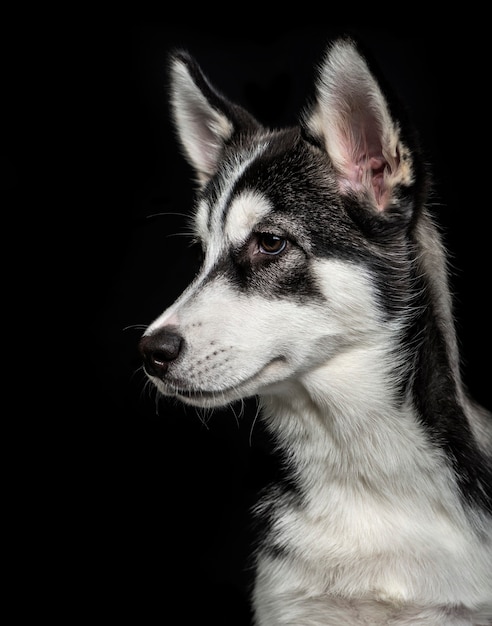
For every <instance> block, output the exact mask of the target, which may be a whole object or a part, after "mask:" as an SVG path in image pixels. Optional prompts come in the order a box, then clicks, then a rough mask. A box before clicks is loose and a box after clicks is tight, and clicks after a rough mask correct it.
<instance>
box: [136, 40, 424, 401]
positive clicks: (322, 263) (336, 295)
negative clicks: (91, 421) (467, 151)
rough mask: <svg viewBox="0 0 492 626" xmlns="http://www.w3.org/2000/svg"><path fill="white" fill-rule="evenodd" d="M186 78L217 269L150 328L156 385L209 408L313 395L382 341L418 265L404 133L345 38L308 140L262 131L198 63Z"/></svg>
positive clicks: (189, 125)
mask: <svg viewBox="0 0 492 626" xmlns="http://www.w3.org/2000/svg"><path fill="white" fill-rule="evenodd" d="M350 70H351V71H352V76H350V75H349V74H348V72H349V71H350ZM172 76H173V107H174V108H173V111H174V117H175V122H176V125H177V128H178V131H179V136H180V138H181V141H182V145H183V147H184V150H185V154H186V156H187V157H188V159H189V161H190V162H191V163H192V164H193V166H194V168H195V171H196V174H197V179H198V182H199V185H200V190H199V194H198V198H197V203H196V207H195V214H194V222H193V226H194V231H195V236H196V238H197V240H198V241H199V242H200V243H201V246H202V249H203V254H204V262H203V266H202V269H201V271H200V273H199V275H198V276H197V277H196V279H195V280H194V282H193V283H192V284H191V285H190V286H189V288H188V289H187V290H186V291H185V292H184V293H183V295H182V296H181V297H180V298H179V299H178V300H177V301H176V302H175V303H174V304H173V305H172V306H171V307H170V308H169V309H168V310H167V311H165V312H164V313H163V314H162V315H161V316H160V317H158V318H157V319H156V320H155V321H154V322H153V323H152V324H151V325H150V326H149V328H148V329H147V331H146V332H145V334H144V337H143V338H142V341H141V345H140V347H141V351H142V354H143V357H144V361H145V369H146V371H147V374H148V375H149V377H150V378H151V380H152V381H153V383H155V385H156V387H157V389H158V390H159V391H160V392H161V393H162V394H164V395H170V396H175V397H177V398H179V399H180V400H182V401H183V402H186V403H189V404H193V405H197V406H205V407H209V406H210V407H213V406H218V405H223V404H227V403H229V402H232V401H234V400H237V399H240V398H245V397H248V396H252V395H256V394H276V393H279V394H280V393H286V389H287V388H290V389H292V388H296V385H295V382H296V381H297V382H298V383H299V384H300V385H302V384H305V385H307V384H312V385H313V384H315V380H316V371H317V370H318V369H319V368H323V367H327V364H329V363H331V362H332V361H333V360H334V359H335V358H336V359H337V360H338V365H339V366H340V364H341V365H342V369H343V359H349V360H350V358H351V356H350V355H351V350H352V349H353V347H354V346H356V345H361V343H362V344H365V345H371V344H372V343H373V344H374V345H376V344H377V343H378V342H379V343H380V342H381V337H382V335H384V334H385V333H388V329H391V328H393V329H394V326H395V325H398V323H399V322H398V318H397V317H395V316H394V310H395V308H399V307H402V308H403V306H404V305H405V303H404V302H402V301H401V294H400V293H399V292H398V293H396V292H394V291H392V288H391V287H390V286H388V285H387V283H389V284H393V283H395V281H394V276H392V275H391V274H392V272H394V273H396V274H398V275H399V277H400V281H401V282H402V281H403V278H402V277H403V276H406V272H407V269H408V268H407V264H408V263H410V259H409V258H408V256H407V254H406V253H404V251H405V250H406V247H407V246H406V234H407V232H408V229H409V224H410V222H411V220H412V216H413V206H414V193H415V190H414V183H415V180H414V173H413V169H412V164H411V160H410V153H409V151H408V149H407V148H406V147H405V145H404V144H403V143H402V142H401V140H400V137H399V132H398V126H397V125H396V124H394V123H393V122H392V121H391V118H390V116H389V113H388V109H387V105H386V102H385V100H384V98H383V95H382V93H381V92H380V90H379V88H378V87H377V84H376V82H375V80H374V79H373V77H372V75H371V74H370V73H369V70H368V68H367V66H366V64H365V62H364V61H363V59H362V57H360V56H359V55H358V53H357V52H356V50H355V48H354V47H353V46H352V45H351V44H350V43H346V42H342V43H340V44H339V46H338V47H334V48H333V49H332V50H331V52H330V53H329V54H328V56H327V59H326V61H325V65H324V70H323V73H322V75H321V80H320V84H319V89H318V91H319V99H318V101H317V103H316V104H315V106H314V107H312V108H311V110H310V111H308V112H306V115H305V116H304V119H303V123H302V125H301V126H300V127H299V128H293V129H286V130H280V131H275V132H274V131H269V130H266V129H264V128H263V127H262V126H261V125H260V124H258V122H256V120H254V119H253V118H252V117H251V116H249V115H248V114H247V113H246V112H245V111H243V110H242V109H240V108H239V107H236V106H234V105H232V104H230V103H229V102H228V101H226V100H225V99H223V98H222V97H221V96H219V95H218V94H217V93H216V92H215V91H213V90H212V88H211V87H210V85H209V84H208V82H207V81H206V80H205V78H204V77H203V75H202V74H201V72H200V70H199V69H198V67H197V66H196V64H195V63H194V62H193V60H192V59H190V58H189V57H187V56H186V55H183V54H181V55H176V56H175V57H174V60H173V65H172ZM330 81H331V82H330ZM368 103H369V104H370V106H368ZM388 259H390V260H391V261H392V262H391V263H390V264H388ZM388 268H390V269H388ZM396 282H398V281H396ZM383 286H384V287H385V288H383ZM382 294H384V296H383V295H382ZM341 360H342V361H341ZM328 366H329V365H328ZM286 383H287V384H286Z"/></svg>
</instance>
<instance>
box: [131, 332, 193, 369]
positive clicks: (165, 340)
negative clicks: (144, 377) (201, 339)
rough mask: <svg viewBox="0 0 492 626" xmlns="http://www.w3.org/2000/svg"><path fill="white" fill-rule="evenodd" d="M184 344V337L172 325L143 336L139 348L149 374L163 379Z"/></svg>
mask: <svg viewBox="0 0 492 626" xmlns="http://www.w3.org/2000/svg"><path fill="white" fill-rule="evenodd" d="M183 344H184V340H183V337H182V336H181V335H180V334H179V333H178V332H176V329H175V328H174V327H171V326H168V327H166V328H161V329H159V330H156V331H154V332H153V333H151V334H150V335H146V336H144V337H142V339H141V340H140V343H139V346H138V348H139V350H140V354H141V355H142V357H143V361H144V368H145V371H146V372H147V374H149V375H150V376H157V378H160V379H163V378H164V376H165V375H166V372H167V370H168V367H169V364H170V363H172V361H175V360H176V359H177V358H178V356H179V354H180V352H181V351H182V348H183Z"/></svg>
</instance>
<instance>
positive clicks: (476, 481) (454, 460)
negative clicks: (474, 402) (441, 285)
mask: <svg viewBox="0 0 492 626" xmlns="http://www.w3.org/2000/svg"><path fill="white" fill-rule="evenodd" d="M415 333H421V336H423V337H424V339H423V341H422V344H421V347H420V349H419V350H418V352H417V354H416V358H415V376H414V382H413V394H414V398H415V403H416V405H417V408H418V410H419V413H420V417H421V420H422V423H423V425H424V426H425V427H426V428H427V431H428V432H429V435H430V437H431V440H432V441H433V442H434V444H435V445H436V446H438V447H441V448H443V449H444V450H445V452H446V457H447V458H448V459H451V464H452V468H453V470H454V473H455V476H456V480H457V483H458V485H459V487H460V491H461V496H462V498H463V499H464V501H465V502H467V503H468V504H469V505H472V506H473V505H474V506H478V507H480V508H482V509H484V510H486V511H488V512H489V513H492V467H491V466H490V463H487V460H486V459H485V458H484V456H483V455H482V453H481V451H480V449H479V447H478V445H477V443H476V441H475V439H474V437H473V433H472V432H471V429H470V426H469V424H468V421H467V419H466V416H465V414H464V411H463V408H462V407H461V405H460V403H459V402H458V398H457V392H456V384H455V382H454V379H453V376H452V373H451V371H450V366H449V358H448V354H447V352H446V342H445V339H444V337H443V336H442V332H441V330H440V328H439V327H438V326H437V324H436V321H435V317H434V312H433V311H432V308H431V306H430V305H429V306H428V307H426V308H425V309H424V312H423V313H422V315H421V316H420V317H419V318H418V319H417V320H416V322H415V326H414V328H413V329H412V335H415Z"/></svg>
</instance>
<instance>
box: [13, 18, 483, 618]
mask: <svg viewBox="0 0 492 626" xmlns="http://www.w3.org/2000/svg"><path fill="white" fill-rule="evenodd" d="M329 23H330V26H329V27H325V26H323V27H321V26H318V25H316V26H315V25H313V24H311V25H303V24H302V23H296V21H295V20H290V22H288V23H287V25H283V24H281V23H275V22H273V23H272V22H270V23H269V24H265V23H264V22H262V20H260V19H257V20H253V21H251V22H250V23H249V24H246V23H245V22H242V23H241V24H239V19H236V18H234V19H232V18H230V19H227V18H225V19H223V20H222V22H220V23H219V22H214V20H212V19H209V20H207V21H204V22H203V23H202V24H197V23H195V24H194V25H193V26H190V25H187V22H186V20H181V21H176V20H174V21H170V20H169V18H168V19H148V20H142V19H140V18H135V20H132V19H131V18H130V19H129V18H126V19H125V20H121V21H120V20H118V19H116V18H115V19H110V20H107V19H105V20H104V21H101V22H99V21H98V18H97V16H94V18H93V19H92V20H91V21H90V24H89V25H88V27H87V30H86V31H83V32H82V34H81V33H80V32H79V33H78V37H77V45H75V46H74V45H73V44H72V45H70V40H71V33H72V31H71V28H70V27H69V26H68V25H67V22H64V27H63V29H62V33H61V38H59V39H58V38H57V40H56V41H57V43H56V44H55V45H53V46H50V45H48V46H47V47H48V49H49V50H50V52H49V55H48V57H49V59H50V60H55V61H56V64H55V67H56V70H55V71H54V72H53V66H51V71H50V72H49V73H50V80H49V81H47V82H44V81H43V80H42V79H41V78H40V80H39V83H36V85H32V87H29V88H27V89H26V82H27V81H28V71H27V69H26V68H27V67H28V66H29V63H32V64H33V65H34V66H36V65H37V64H38V63H39V60H38V58H37V56H36V46H34V47H33V49H32V52H31V55H30V56H29V61H28V62H26V61H25V60H24V62H23V64H22V68H23V71H22V72H19V71H18V69H17V68H16V67H15V66H9V68H10V69H9V70H8V71H7V73H8V76H7V78H8V79H10V81H11V86H12V89H11V93H13V94H14V97H13V98H12V99H11V105H12V107H11V108H12V111H10V114H11V116H12V118H11V119H13V120H16V124H12V125H10V126H7V130H6V133H7V139H8V140H9V143H8V146H9V150H8V151H7V165H6V169H4V172H3V173H4V174H5V175H6V178H7V185H6V192H5V196H4V197H5V198H6V199H7V200H8V202H10V206H11V207H12V210H15V209H16V208H17V207H18V206H20V205H21V204H22V201H23V200H24V198H25V195H24V194H25V188H26V182H27V183H30V186H32V185H33V181H34V180H37V178H36V176H35V175H34V174H33V175H32V177H31V171H32V170H33V169H36V168H35V167H34V168H30V167H29V166H31V165H32V161H34V160H35V161H36V162H37V163H39V162H40V161H42V160H43V159H45V158H47V157H46V150H45V149H44V148H43V149H40V144H39V142H38V141H36V140H35V137H36V134H35V133H31V130H30V128H31V126H30V125H29V123H28V122H27V119H28V118H29V119H31V123H32V119H33V118H34V124H32V127H34V128H36V130H37V132H39V135H40V137H42V140H43V146H46V145H51V149H54V150H56V151H57V158H56V160H55V161H54V163H56V171H51V167H50V166H48V167H47V168H46V169H47V170H50V175H49V176H48V185H46V182H47V181H46V177H44V179H45V180H44V181H43V182H44V184H43V185H40V189H41V188H42V189H43V194H42V195H43V202H44V204H45V206H46V203H48V205H49V204H50V195H49V194H50V193H51V194H54V195H55V196H57V203H56V204H57V207H59V210H60V213H58V212H57V213H56V215H54V220H53V221H54V224H55V226H54V228H56V229H57V231H56V233H57V234H56V235H55V237H54V239H55V240H56V242H57V248H58V249H59V250H60V251H63V252H58V253H57V258H56V260H55V261H54V262H53V267H56V276H55V277H54V279H53V280H52V281H51V282H52V283H53V285H54V290H55V291H56V292H57V296H58V298H57V302H58V303H59V304H58V305H52V307H51V309H50V311H51V312H50V315H52V316H53V317H54V318H56V319H57V320H58V319H59V318H63V320H65V323H64V330H63V333H67V334H64V335H63V337H60V334H61V332H60V331H58V333H57V334H56V335H55V336H52V337H51V349H52V350H51V351H52V352H53V353H54V354H56V356H57V357H59V360H58V361H57V366H56V370H55V371H56V375H54V376H53V379H52V381H51V385H50V389H49V393H48V395H50V399H49V400H48V399H46V398H45V397H44V396H43V402H39V401H38V408H37V412H38V414H39V416H41V415H43V416H44V417H43V419H42V424H43V426H42V427H41V426H39V421H38V425H37V427H33V428H32V429H31V431H30V436H29V439H30V441H31V443H33V447H36V441H35V440H36V438H37V436H38V434H39V435H40V441H41V439H42V440H43V441H45V440H46V439H49V438H50V435H53V436H54V437H55V436H56V441H57V442H58V443H56V444H54V443H53V442H51V443H50V444H45V445H44V446H43V449H44V450H45V451H47V452H41V453H40V452H39V449H38V450H37V454H36V457H35V458H36V467H35V468H34V469H31V470H30V471H29V472H28V475H29V479H28V481H27V482H28V483H29V487H30V488H29V489H28V490H26V493H28V494H30V496H26V497H27V498H29V497H32V499H33V501H34V500H36V502H37V503H38V505H37V506H36V507H32V509H31V511H32V512H34V511H35V512H36V520H37V521H36V523H35V524H34V528H35V531H34V532H33V526H32V525H30V524H29V529H30V530H29V532H30V533H31V538H30V541H29V542H27V539H26V542H27V543H29V545H30V555H29V556H28V557H26V559H27V562H29V561H31V566H30V567H31V571H34V572H36V580H37V581H38V583H39V585H40V586H41V585H43V584H44V583H46V573H45V565H46V564H48V563H51V565H53V564H55V565H56V572H57V573H56V576H55V577H53V578H52V577H51V575H50V576H49V577H48V579H49V581H50V582H51V581H52V585H53V587H54V588H52V589H51V591H50V593H48V594H46V593H43V594H42V599H39V602H40V604H41V605H42V606H43V607H45V608H44V610H43V611H42V612H43V613H46V612H47V611H50V612H51V614H63V610H62V609H61V608H60V605H58V604H57V599H58V598H59V597H60V590H62V592H61V595H62V596H63V598H64V600H63V602H62V605H64V604H66V603H67V602H68V606H69V608H68V609H66V610H67V611H69V613H67V614H70V615H82V614H86V613H87V614H93V613H92V612H93V611H95V609H94V606H95V602H96V601H97V602H101V604H100V605H99V608H98V609H97V614H98V615H99V616H105V617H107V618H108V619H109V618H110V617H111V616H114V614H115V612H116V613H118V614H119V615H123V616H126V617H128V619H130V621H132V620H133V621H138V623H154V622H155V623H171V622H172V623H177V624H193V623H197V622H198V620H200V623H202V622H206V621H207V620H210V623H213V624H217V625H219V624H224V625H228V626H229V625H234V626H241V625H242V624H248V623H249V615H248V602H247V585H248V581H249V578H248V571H247V554H248V549H249V548H248V547H249V541H250V539H251V534H250V530H249V526H248V519H249V516H248V510H249V507H250V506H251V504H252V503H253V502H254V499H255V495H256V493H257V491H258V489H259V488H260V487H261V486H262V485H263V484H264V483H265V482H266V481H267V480H268V479H269V478H270V477H271V475H272V474H273V472H274V466H273V464H271V462H270V461H269V456H268V449H267V442H266V440H265V437H264V436H263V434H262V431H261V426H260V424H258V423H256V422H255V421H254V417H255V413H256V404H255V402H254V401H248V402H247V403H246V404H245V408H244V414H243V415H242V416H241V417H239V418H238V417H237V416H236V414H237V413H239V408H238V407H235V412H236V414H234V413H233V412H231V411H230V410H221V411H216V412H215V413H214V414H213V415H212V414H207V415H206V416H205V418H206V419H204V417H203V414H202V419H200V416H199V415H198V414H197V412H196V411H195V410H194V409H191V408H184V407H181V406H177V405H175V404H173V403H171V402H168V401H166V400H162V401H161V402H160V403H159V405H158V406H156V403H155V395H154V394H153V393H151V392H150V391H149V389H148V387H146V386H145V378H144V376H143V373H142V370H141V367H140V359H139V355H138V351H137V344H138V340H139V337H140V335H141V333H142V330H143V328H144V327H145V326H146V325H147V324H149V323H150V322H151V321H152V320H153V319H154V318H155V317H156V316H157V315H159V314H160V313H161V312H162V311H163V310H164V309H165V308H166V307H167V306H169V305H170V304H171V303H172V302H173V301H174V299H175V298H176V297H177V296H178V295H179V294H180V293H181V291H182V290H183V289H184V287H185V286H186V285H187V283H188V282H189V280H190V279H191V278H192V276H193V275H194V272H195V269H196V260H195V257H194V254H193V252H192V250H191V249H190V247H189V238H187V237H186V236H184V235H183V233H186V232H187V228H188V226H187V214H189V212H190V209H191V206H192V200H193V195H192V192H193V186H192V183H191V180H192V172H191V170H190V168H189V167H188V165H187V164H186V163H185V161H184V158H183V157H182V156H181V153H180V151H179V148H178V145H177V141H176V139H175V136H174V132H173V129H172V128H171V126H170V124H169V111H168V108H167V106H168V105H167V93H166V80H167V75H166V67H167V58H168V53H169V51H170V50H171V49H172V48H174V47H176V46H178V47H184V48H186V49H188V50H189V51H190V52H192V53H193V54H194V55H195V56H196V58H197V59H198V61H199V62H200V64H201V66H202V68H203V69H204V71H205V73H206V74H207V75H208V76H209V78H210V79H211V81H212V83H213V84H214V85H215V86H216V87H217V88H218V89H220V90H221V91H222V92H223V93H225V94H226V95H227V96H228V97H229V98H230V99H232V100H234V101H236V102H237V103H240V104H243V105H244V106H245V107H246V108H247V109H249V110H250V111H251V112H252V113H253V114H254V115H255V116H256V117H257V118H258V119H259V120H260V121H261V122H263V123H264V124H266V125H268V124H270V125H274V126H277V125H284V124H291V123H295V121H296V116H297V114H298V113H299V112H300V110H301V108H302V107H303V106H304V104H305V103H306V98H307V97H308V95H311V89H312V83H313V78H314V75H315V65H316V64H317V63H319V61H320V60H321V58H322V55H323V53H324V50H325V46H326V44H327V43H328V42H329V41H330V39H331V38H333V37H335V36H337V35H339V34H345V33H350V34H353V35H354V36H355V37H356V38H357V39H358V40H360V41H361V42H362V43H363V45H364V46H365V47H366V48H367V49H368V50H369V51H370V54H371V55H372V56H373V59H374V61H375V62H376V63H377V64H378V65H379V67H380V70H381V72H382V74H383V75H384V76H385V77H386V79H387V81H388V82H389V83H390V84H391V85H392V86H393V89H394V90H395V92H396V94H397V95H398V97H400V98H401V99H402V100H403V101H405V102H406V103H407V105H408V107H409V110H410V112H411V115H412V117H413V119H414V121H415V124H416V125H417V126H418V128H419V129H420V131H421V137H422V142H423V145H424V147H425V150H426V154H427V156H428V160H429V162H430V163H431V164H432V167H433V172H434V180H435V190H436V194H435V195H436V198H435V204H436V207H435V208H436V211H437V214H438V216H439V221H440V223H441V225H442V226H443V231H444V238H445V242H446V245H447V246H448V248H449V249H450V251H451V254H452V256H451V269H452V283H451V284H452V290H453V293H454V295H455V305H456V318H457V325H458V331H459V337H460V346H461V351H462V357H463V377H464V380H465V382H466V384H467V386H468V387H469V389H470V391H471V392H472V394H473V395H474V396H475V397H476V398H477V399H478V400H479V401H481V402H482V403H483V404H485V405H486V406H488V407H489V408H490V406H491V390H490V384H489V383H490V359H489V356H488V355H489V350H490V304H489V297H490V267H491V266H490V251H489V235H488V222H489V211H490V200H489V199H488V198H489V195H490V192H489V191H488V188H489V182H490V172H489V155H488V152H489V150H488V148H487V146H488V145H490V128H489V126H488V119H489V111H488V106H489V105H488V102H487V97H486V96H485V95H484V93H485V91H484V89H485V87H484V82H483V80H484V77H485V76H486V75H487V76H488V73H489V69H488V62H487V60H486V59H487V55H488V54H489V53H488V42H487V38H486V37H485V38H484V37H482V36H479V35H478V34H477V32H476V30H475V24H474V25H473V29H472V30H471V31H470V30H468V28H467V25H466V24H465V23H462V24H459V25H457V26H456V28H454V29H448V30H446V31H445V30H444V29H442V28H437V29H436V28H431V27H430V26H429V27H427V28H425V27H423V26H420V27H418V28H415V27H413V28H403V27H402V26H401V25H398V26H395V25H393V26H392V27H391V28H388V27H383V26H380V27H368V26H361V25H360V24H355V23H353V22H350V21H344V22H337V20H336V19H331V20H330V21H329ZM70 24H72V22H70ZM22 26H23V22H21V23H20V28H19V23H17V27H18V28H17V37H16V44H15V45H16V46H17V48H15V47H14V49H15V50H16V51H19V50H20V49H21V48H22V46H23V45H24V42H25V38H24V39H23V36H22V35H23V33H24V31H23V29H22ZM27 39H29V41H30V42H32V41H33V40H32V39H31V38H30V37H28V38H27ZM41 39H43V37H41ZM45 39H46V40H47V39H49V37H48V36H46V38H45ZM36 41H38V39H36ZM44 43H48V44H49V42H46V41H45V42H44ZM74 48H76V50H74ZM66 49H69V50H70V54H71V55H73V62H72V60H71V58H72V57H70V58H69V59H63V63H62V62H61V59H62V58H63V57H64V54H65V52H64V51H65V50H66ZM47 60H48V59H47ZM47 65H49V63H48V64H47ZM37 69H38V70H39V69H40V67H39V65H37ZM41 73H42V72H41ZM21 84H22V87H23V93H27V92H28V93H29V95H28V96H25V98H24V99H23V101H22V104H23V106H24V107H25V109H23V111H24V110H25V111H27V110H29V114H27V113H26V115H25V116H24V115H19V111H18V110H17V106H18V101H17V99H16V97H15V94H17V93H18V91H17V88H18V87H19V86H20V85H21ZM55 84H56V91H51V88H52V86H54V85H55ZM40 85H43V88H42V89H38V87H39V86H40ZM54 93H56V96H54ZM40 100H42V101H43V102H44V104H45V105H46V104H47V105H48V106H46V109H47V110H48V111H49V113H48V114H47V116H46V118H45V117H43V116H42V115H41V114H40V113H39V108H38V104H39V101H40ZM9 119H10V118H9ZM51 124H53V127H56V128H57V132H56V135H57V140H56V145H54V144H53V142H51V141H48V139H49V138H50V137H51ZM21 131H22V132H21ZM19 137H22V141H21V142H20V141H19ZM29 142H30V143H29ZM30 144H32V146H33V152H32V153H31V151H30V150H29V149H27V147H29V145H30ZM26 145H27V147H26ZM26 154H27V155H28V158H27V159H26ZM26 163H27V165H26ZM54 167H55V166H54ZM28 171H29V174H28V173H27V172H28ZM27 186H29V185H27ZM44 215H45V216H46V212H45V214H44ZM43 223H44V226H45V228H46V229H47V230H50V232H51V234H53V226H52V225H51V224H50V223H49V219H48V217H45V218H44V221H43ZM33 230H35V228H34V229H33ZM49 252H50V251H49V249H47V247H45V250H44V253H45V255H46V256H47V257H49ZM50 265H51V263H50ZM35 266H36V263H33V271H34V270H35V269H36V268H35ZM51 276H52V278H53V276H54V275H51ZM43 285H44V283H43ZM65 290H66V294H67V297H66V299H65V297H64V295H65ZM49 291H50V290H49V289H48V288H47V287H46V288H43V290H42V294H41V296H40V297H39V299H38V300H37V302H38V303H43V302H44V303H45V301H44V299H45V298H49ZM56 307H57V308H56ZM75 320H77V321H75ZM65 325H66V328H65ZM29 345H30V344H29ZM81 355H83V357H84V358H83V359H82V358H81ZM25 356H26V355H25V354H24V357H25ZM77 365H80V366H81V367H80V368H79V367H76V366H77ZM79 369H80V370H81V371H79ZM76 371H77V373H75V372H76ZM58 377H59V380H60V381H61V379H62V378H63V379H65V377H66V378H67V379H68V381H69V382H68V384H66V383H65V382H64V383H61V382H57V381H58ZM62 391H63V393H62ZM55 398H56V400H55ZM58 398H59V400H58ZM19 404H20V403H19ZM55 404H56V405H58V406H57V410H58V411H59V412H60V413H61V420H60V421H58V420H57V421H55V420H53V421H51V420H50V419H49V418H48V419H47V418H46V414H47V413H48V415H51V413H50V412H51V411H52V410H54V409H53V407H54V405H55ZM46 412H47V413H46ZM24 428H27V427H24ZM24 436H25V437H26V438H27V437H28V435H26V434H25V432H24V434H23V435H22V437H24ZM60 437H61V442H60ZM18 441H20V443H18V448H19V449H21V448H22V445H23V439H22V438H21V437H20V438H19V440H18ZM48 451H49V452H48ZM38 472H39V474H38ZM39 476H43V478H39ZM45 477H46V478H45ZM45 481H46V482H48V483H49V485H46V484H45ZM33 537H34V538H33ZM33 555H36V556H33ZM32 560H34V562H35V564H33V563H32ZM67 599H68V600H67ZM173 613H174V614H175V616H176V617H175V618H173V619H171V620H170V619H169V615H172V614H173Z"/></svg>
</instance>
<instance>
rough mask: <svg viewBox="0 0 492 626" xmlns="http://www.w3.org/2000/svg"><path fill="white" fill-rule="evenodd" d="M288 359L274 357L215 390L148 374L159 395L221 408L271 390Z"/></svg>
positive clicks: (192, 403)
mask: <svg viewBox="0 0 492 626" xmlns="http://www.w3.org/2000/svg"><path fill="white" fill-rule="evenodd" d="M286 365H287V359H286V358H285V357H283V356H281V357H276V358H274V359H272V360H271V361H269V362H268V363H267V364H266V365H265V366H263V367H262V368H261V369H260V371H259V372H257V373H255V374H253V375H252V376H249V377H247V378H245V379H244V380H243V381H238V382H237V383H235V384H234V385H233V386H230V385H227V384H224V385H223V386H222V387H221V386H220V381H218V382H219V384H218V385H217V387H216V388H214V389H207V388H205V387H203V388H202V387H199V386H196V385H193V386H191V385H190V386H188V385H187V384H186V383H183V382H180V383H179V384H177V383H176V382H175V381H173V382H171V381H168V380H166V379H164V380H161V379H159V378H156V377H153V376H152V377H150V379H151V380H152V383H153V384H154V385H155V386H156V388H157V390H158V391H159V393H160V394H162V395H163V396H166V397H171V398H175V399H176V400H179V401H180V402H183V404H188V405H191V406H196V407H200V408H205V409H208V408H220V407H224V406H226V405H228V404H231V403H232V402H236V401H238V400H244V399H246V398H249V397H252V396H255V395H258V394H259V393H261V392H262V391H264V390H267V389H268V390H271V389H272V388H274V387H275V386H276V385H277V384H279V383H281V382H282V381H284V380H285V378H286V375H288V371H287V370H288V366H287V367H286Z"/></svg>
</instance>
